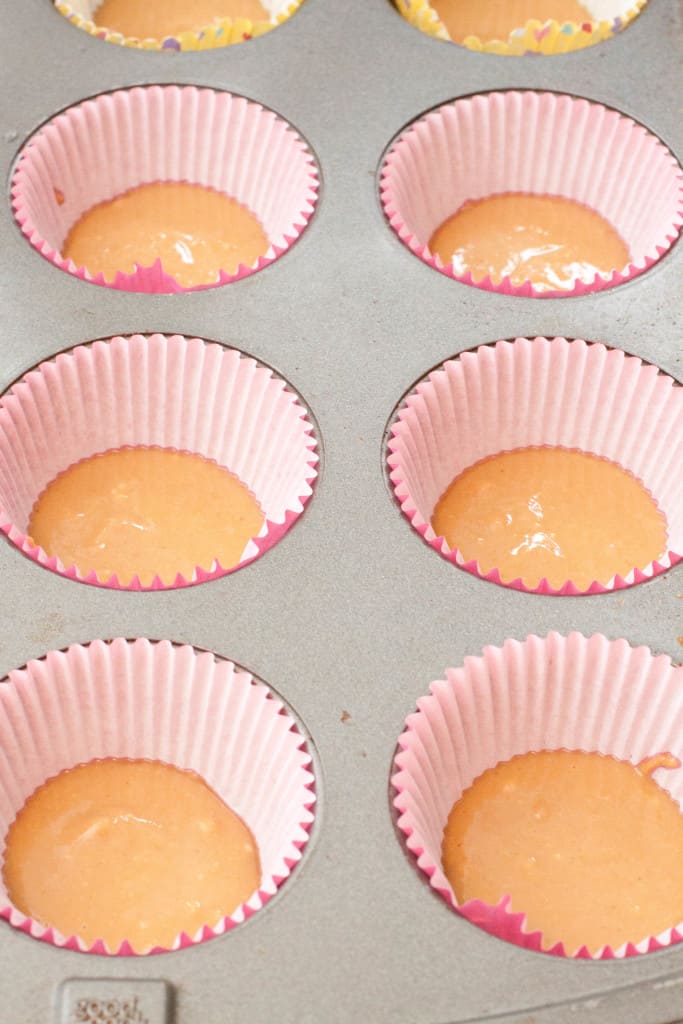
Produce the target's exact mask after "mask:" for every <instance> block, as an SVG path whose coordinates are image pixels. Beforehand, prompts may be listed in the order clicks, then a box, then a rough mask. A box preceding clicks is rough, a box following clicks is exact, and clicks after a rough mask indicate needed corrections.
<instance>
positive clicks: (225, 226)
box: [62, 182, 270, 288]
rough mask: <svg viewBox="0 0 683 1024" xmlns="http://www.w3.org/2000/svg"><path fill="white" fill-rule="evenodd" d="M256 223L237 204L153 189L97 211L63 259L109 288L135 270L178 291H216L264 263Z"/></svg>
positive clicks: (159, 186) (76, 232)
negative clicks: (159, 277) (213, 287)
mask: <svg viewBox="0 0 683 1024" xmlns="http://www.w3.org/2000/svg"><path fill="white" fill-rule="evenodd" d="M269 245H270V243H269V241H268V238H267V237H266V234H265V232H264V230H263V227H262V226H261V224H260V222H259V221H258V219H257V218H256V217H255V216H254V214H253V213H251V211H250V210H248V209H247V208H246V207H245V206H242V205H240V203H238V202H237V201H236V200H235V199H232V198H231V197H230V196H227V195H225V194H224V193H223V192H217V191H215V190H214V189H210V188H204V186H203V185H190V184H188V183H187V182H154V183H152V184H149V185H140V186H139V187H138V188H133V189H131V190H130V191H129V192H125V193H124V194H123V195H121V196H118V197H117V198H115V199H111V200H109V201H107V202H104V203H99V204H98V205H97V206H93V208H92V209H91V210H88V211H87V212H86V213H84V214H83V216H82V217H81V218H80V220H78V221H77V222H76V224H74V226H73V227H72V228H71V231H70V232H69V234H68V236H67V238H66V241H65V243H64V246H63V247H62V255H63V256H64V257H65V258H67V259H69V258H70V259H72V260H73V261H74V263H75V264H76V266H78V267H86V268H87V270H88V271H89V272H90V274H91V275H92V276H93V277H94V276H95V275H97V274H99V273H102V274H103V275H104V279H105V281H114V280H115V278H116V275H117V273H118V272H119V271H120V272H121V273H124V274H132V273H133V272H134V271H135V265H136V264H139V265H140V266H143V267H151V266H152V264H153V263H154V262H155V261H156V260H157V259H160V260H161V263H162V266H163V269H164V270H165V271H166V273H167V274H170V275H171V277H173V278H175V280H176V281H177V282H178V284H179V285H182V287H183V288H193V287H195V286H197V285H202V284H204V285H206V284H215V283H216V282H217V281H218V280H219V277H220V271H221V270H224V271H226V273H228V274H234V273H236V271H237V269H238V267H239V266H240V265H241V264H243V265H244V266H246V267H251V266H253V265H254V264H255V263H256V261H257V260H258V259H259V257H260V256H265V255H266V253H267V251H268V248H269Z"/></svg>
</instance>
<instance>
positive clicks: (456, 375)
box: [388, 338, 683, 595]
mask: <svg viewBox="0 0 683 1024" xmlns="http://www.w3.org/2000/svg"><path fill="white" fill-rule="evenodd" d="M543 445H547V446H553V447H561V448H575V449H579V450H580V451H584V452H588V453H591V454H594V455H599V456H602V457H604V458H606V459H609V460H610V461H612V462H616V463H618V464H619V465H620V466H621V467H622V468H623V469H626V470H628V471H629V472H631V473H632V474H633V475H634V476H635V477H637V478H638V479H639V480H640V482H641V483H642V484H643V485H644V487H645V488H646V490H648V491H649V493H650V494H651V495H652V497H653V498H654V499H655V501H656V502H657V504H658V506H659V508H660V510H661V511H662V512H663V513H664V515H665V517H666V520H667V527H668V550H667V552H666V554H665V555H663V556H662V558H660V559H658V560H656V561H653V562H651V563H650V564H649V565H646V566H635V567H634V568H633V570H632V571H631V572H629V573H627V574H626V576H624V577H622V576H619V575H617V576H614V577H613V578H612V579H611V580H607V581H598V580H596V581H594V582H593V583H592V584H591V585H590V586H589V587H588V588H587V589H580V588H579V587H577V586H576V585H575V584H574V583H573V582H572V581H571V580H567V582H566V583H565V584H564V585H563V586H562V587H561V588H560V589H554V588H553V587H552V586H551V585H550V584H549V582H548V581H547V580H546V579H543V580H541V581H540V582H539V584H538V586H536V587H532V588H530V587H527V586H526V585H525V584H524V583H523V581H522V580H521V579H516V580H512V581H511V582H507V583H504V582H503V581H502V580H501V578H500V574H499V572H498V570H497V569H494V570H492V571H491V572H483V571H482V570H481V569H480V567H479V565H478V563H477V562H476V561H469V562H468V561H466V560H465V558H464V556H463V555H462V553H461V551H460V550H459V549H458V548H457V547H454V548H451V547H449V545H448V543H447V542H446V540H445V538H443V537H437V536H436V533H435V532H434V530H433V528H432V526H431V522H430V520H431V516H432V513H433V511H434V507H435V505H436V503H437V501H438V500H439V498H440V497H441V495H442V494H443V493H444V491H445V490H446V489H447V487H448V486H449V484H450V483H451V482H452V480H453V479H454V478H455V477H456V476H459V475H460V474H461V473H462V472H464V470H465V469H467V468H468V467H470V466H472V465H474V464H475V463H476V462H479V461H480V460H481V459H484V458H486V457H487V456H489V455H495V454H498V453H499V452H503V451H512V450H514V449H516V448H528V447H539V446H543ZM388 449H389V456H388V465H389V467H390V471H391V472H390V479H391V482H392V485H393V488H394V493H395V495H396V498H397V500H398V502H399V504H400V506H401V510H402V511H403V513H404V514H405V516H406V517H407V518H408V520H409V521H410V523H411V525H412V526H413V528H414V529H415V530H417V532H418V533H419V534H420V535H421V536H422V537H423V538H424V540H425V541H426V542H427V543H428V544H429V545H430V546H431V547H432V548H434V550H435V551H438V552H439V554H440V555H442V556H443V557H444V558H446V559H448V561H450V562H453V563H454V564H455V565H458V566H459V567H460V568H462V569H466V570H467V571H468V572H471V573H473V574H474V575H475V576H479V577H480V578H481V579H486V580H489V581H491V582H493V583H498V584H500V585H502V586H507V587H511V588H512V589H514V590H522V591H526V592H527V593H536V594H559V595H576V594H584V593H585V594H601V593H606V592H608V591H613V590H620V589H623V588H625V587H630V586H633V585H634V584H636V583H641V582H643V581H644V580H647V579H651V578H652V577H654V576H658V575H660V574H661V573H663V572H666V570H667V569H670V568H671V567H672V566H673V565H675V564H676V563H677V562H679V561H680V560H681V558H683V481H682V480H681V475H680V472H679V469H678V467H679V466H680V464H681V459H683V388H681V387H680V386H679V385H678V384H677V382H676V381H674V380H673V378H672V377H668V376H666V375H665V374H663V373H661V371H659V370H658V369H657V367H656V366H652V365H649V364H647V363H643V362H642V360H640V359H638V358H637V357H636V356H628V355H626V353H624V352H622V351H621V350H619V349H608V348H606V347H605V346H604V345H602V344H599V343H588V342H585V341H582V340H580V339H577V340H573V341H568V340H567V339H566V338H552V339H549V338H516V339H515V340H514V341H499V342H496V344H495V345H482V346H481V347H480V348H477V349H475V350H474V351H472V352H463V353H461V355H460V356H458V357H457V358H455V359H449V360H448V361H447V362H446V363H444V364H443V366H442V367H440V368H439V369H437V370H434V371H433V372H431V373H430V374H428V376H427V377H425V378H424V379H423V380H422V381H420V382H419V383H418V384H417V386H416V387H415V388H414V389H413V390H412V391H411V393H410V394H409V395H408V397H407V398H406V399H405V401H404V402H403V403H402V405H401V407H400V408H399V410H398V412H397V414H396V418H395V421H394V423H393V425H392V427H391V431H390V436H389V442H388Z"/></svg>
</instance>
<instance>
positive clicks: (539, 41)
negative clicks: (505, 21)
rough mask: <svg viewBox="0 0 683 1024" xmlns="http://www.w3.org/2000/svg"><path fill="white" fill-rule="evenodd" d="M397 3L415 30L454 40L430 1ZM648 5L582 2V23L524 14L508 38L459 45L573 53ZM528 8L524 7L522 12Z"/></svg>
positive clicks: (628, 0)
mask: <svg viewBox="0 0 683 1024" xmlns="http://www.w3.org/2000/svg"><path fill="white" fill-rule="evenodd" d="M395 3H396V7H397V8H398V10H399V11H400V12H401V14H402V15H403V17H404V18H405V19H406V20H407V21H409V22H410V24H411V25H414V26H415V28H418V29H420V30H421V31H422V32H425V33H426V34H427V35H430V36H434V37H435V38H437V39H444V40H447V41H449V42H454V41H455V40H452V39H451V36H450V34H449V32H448V29H447V27H446V25H445V24H444V23H443V22H442V21H441V19H440V18H439V15H438V14H437V11H436V9H435V8H434V7H433V6H432V4H431V2H430V0H395ZM646 3H647V0H583V6H584V7H585V8H586V10H587V11H588V13H589V15H590V18H589V19H588V20H584V21H581V22H574V21H571V20H565V21H561V22H560V21H557V20H555V19H553V18H548V19H546V20H545V21H542V20H540V19H539V18H531V19H529V20H527V21H526V22H525V21H524V13H522V14H521V16H520V17H519V19H518V23H519V27H517V28H515V29H513V30H512V31H511V32H510V34H509V36H508V37H507V38H505V39H495V38H491V37H489V36H486V37H483V36H479V35H470V36H467V37H466V38H465V39H463V40H462V42H461V43H460V45H462V46H465V47H466V48H467V49H468V50H476V51H478V52H480V53H494V54H496V55H498V56H511V57H520V56H526V55H528V54H543V55H546V56H552V55H555V54H561V53H572V52H574V51H575V50H583V49H585V48H586V47H587V46H594V45H595V44H596V43H602V42H604V41H605V40H606V39H611V38H612V36H614V35H616V34H617V33H618V32H620V31H621V30H622V29H623V28H625V27H626V26H627V25H629V24H630V23H631V22H632V21H633V19H634V18H635V17H637V16H638V14H640V12H641V11H642V10H643V8H644V7H645V5H646ZM513 4H514V0H512V2H508V6H509V7H512V6H513ZM526 9H527V5H526V4H525V5H523V7H522V11H525V10H526Z"/></svg>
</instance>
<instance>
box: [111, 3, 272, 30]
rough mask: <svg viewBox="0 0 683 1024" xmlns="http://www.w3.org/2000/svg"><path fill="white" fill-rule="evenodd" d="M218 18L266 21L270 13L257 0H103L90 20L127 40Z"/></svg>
mask: <svg viewBox="0 0 683 1024" xmlns="http://www.w3.org/2000/svg"><path fill="white" fill-rule="evenodd" d="M221 18H248V19H249V20H250V21H269V20H270V15H269V14H268V11H267V10H266V9H265V7H264V6H263V4H261V3H260V2H259V0H104V2H103V3H101V4H100V6H99V7H98V8H97V10H96V11H95V13H94V14H93V18H92V20H93V22H94V23H95V24H96V25H100V26H101V27H102V28H108V29H111V31H113V32H120V33H121V35H123V36H126V37H128V38H130V39H166V38H167V37H170V38H176V37H177V36H179V35H180V34H181V33H182V32H200V31H201V30H202V29H205V28H207V26H209V25H211V24H212V23H213V22H215V21H217V20H218V19H221Z"/></svg>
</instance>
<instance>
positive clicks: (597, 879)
mask: <svg viewBox="0 0 683 1024" xmlns="http://www.w3.org/2000/svg"><path fill="white" fill-rule="evenodd" d="M662 767H664V768H678V767H680V762H679V761H678V760H677V759H676V758H673V757H672V756H671V755H670V754H663V755H659V756H657V757H654V758H650V759H648V760H647V761H646V762H643V763H642V765H641V766H639V767H635V766H633V765H631V764H629V763H628V762H626V761H619V760H617V759H616V758H613V757H607V756H603V755H601V754H596V753H582V752H580V751H578V752H577V751H567V750H555V751H541V752H540V753H530V754H522V755H520V756H518V757H513V758H512V760H510V761H505V762H501V763H500V764H498V765H496V767H495V768H491V769H489V770H488V771H486V772H484V773H483V774H482V775H480V776H479V778H477V779H475V781H474V782H473V783H472V785H471V786H470V787H469V789H467V790H466V791H465V792H464V793H463V794H462V796H461V798H460V799H459V800H458V801H457V802H456V803H455V805H454V806H453V809H452V810H451V813H450V815H449V818H448V822H447V824H446V828H445V831H444V840H443V849H442V856H443V867H444V871H445V873H446V876H447V878H448V880H449V881H450V883H451V885H452V886H453V890H454V892H455V895H456V897H457V899H458V902H459V903H464V902H466V901H467V900H470V899H480V900H483V901H485V902H486V903H490V904H497V903H498V902H499V901H500V899H501V897H502V896H504V895H509V896H511V909H512V911H513V912H517V913H519V912H524V913H526V915H527V920H526V925H525V931H527V932H531V931H536V930H540V931H542V932H543V947H544V948H545V949H548V948H549V947H550V946H552V945H553V944H554V943H555V942H563V943H564V945H565V949H566V951H567V952H568V953H570V954H571V953H574V952H576V950H578V949H579V948H580V947H581V946H583V945H586V946H587V947H588V949H589V950H590V951H591V952H592V953H596V952H597V951H598V950H599V949H600V948H601V947H602V946H604V945H610V946H612V948H613V949H614V948H617V947H618V946H621V945H622V944H623V943H625V942H629V941H631V942H639V941H641V940H642V939H644V938H646V937H647V936H649V935H657V934H658V933H659V932H662V931H664V930H665V929H666V928H670V927H673V926H674V925H676V924H678V923H679V922H680V921H681V920H683V815H682V814H681V810H680V808H679V806H678V804H677V803H676V802H675V801H674V800H673V799H672V797H670V796H669V794H668V793H667V792H666V790H664V789H662V788H661V787H660V786H658V785H657V783H656V782H655V781H654V779H652V778H651V776H650V773H651V772H653V771H655V770H656V769H657V768H662Z"/></svg>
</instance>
